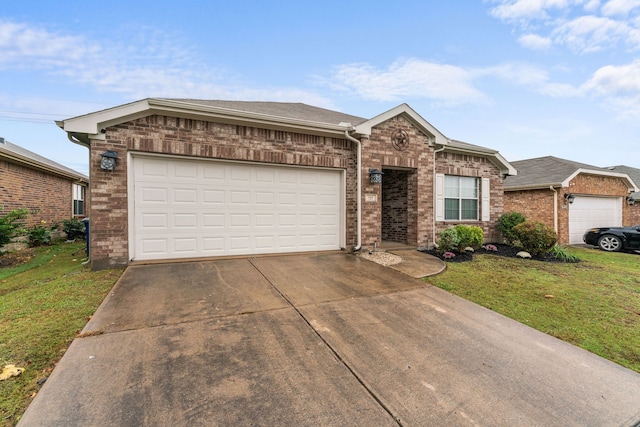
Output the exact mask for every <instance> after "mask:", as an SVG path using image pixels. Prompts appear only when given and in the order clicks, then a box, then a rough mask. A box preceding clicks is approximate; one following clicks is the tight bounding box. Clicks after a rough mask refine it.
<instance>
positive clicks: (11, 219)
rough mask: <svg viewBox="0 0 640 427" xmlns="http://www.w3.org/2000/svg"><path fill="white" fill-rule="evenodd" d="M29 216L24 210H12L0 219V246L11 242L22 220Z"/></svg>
mask: <svg viewBox="0 0 640 427" xmlns="http://www.w3.org/2000/svg"><path fill="white" fill-rule="evenodd" d="M27 215H29V211H28V210H26V209H14V210H12V211H11V212H9V213H8V214H6V215H5V216H3V217H0V246H4V245H6V244H7V243H9V242H11V239H12V238H14V237H15V236H16V235H17V234H18V232H19V230H20V228H21V227H22V220H23V219H25V218H26V217H27Z"/></svg>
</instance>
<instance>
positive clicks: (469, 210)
mask: <svg viewBox="0 0 640 427" xmlns="http://www.w3.org/2000/svg"><path fill="white" fill-rule="evenodd" d="M461 215H462V218H461V219H473V220H477V219H478V200H477V199H463V200H462V212H461Z"/></svg>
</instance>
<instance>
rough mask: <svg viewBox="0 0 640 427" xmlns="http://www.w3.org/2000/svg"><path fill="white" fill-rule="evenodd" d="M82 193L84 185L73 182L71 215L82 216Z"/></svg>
mask: <svg viewBox="0 0 640 427" xmlns="http://www.w3.org/2000/svg"><path fill="white" fill-rule="evenodd" d="M84 193H85V187H84V186H83V185H79V184H73V216H84V215H85V213H84Z"/></svg>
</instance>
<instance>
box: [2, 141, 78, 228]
mask: <svg viewBox="0 0 640 427" xmlns="http://www.w3.org/2000/svg"><path fill="white" fill-rule="evenodd" d="M88 184H89V177H87V176H85V175H83V174H81V173H78V172H76V171H74V170H73V169H70V168H68V167H66V166H63V165H61V164H58V163H56V162H54V161H51V160H49V159H47V158H44V157H42V156H39V155H38V154H35V153H32V152H31V151H29V150H26V149H24V148H22V147H19V146H17V145H15V144H12V143H11V142H9V141H7V140H5V139H4V138H0V215H6V214H7V213H8V212H10V211H12V210H14V209H20V208H26V209H28V210H29V216H28V217H27V219H26V222H25V224H26V225H27V226H32V225H35V224H40V223H41V221H46V222H47V223H48V224H49V225H52V224H55V223H59V222H61V221H62V220H64V219H69V218H72V217H79V218H84V217H85V215H86V213H87V206H86V189H87V186H88Z"/></svg>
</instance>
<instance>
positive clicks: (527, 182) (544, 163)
mask: <svg viewBox="0 0 640 427" xmlns="http://www.w3.org/2000/svg"><path fill="white" fill-rule="evenodd" d="M509 163H511V165H512V166H513V167H514V168H516V169H517V171H518V175H516V176H509V177H507V178H506V179H505V180H504V188H505V190H508V189H510V188H522V187H531V188H534V187H539V188H543V187H549V186H550V185H553V186H556V187H557V186H559V185H560V184H561V183H562V182H563V181H564V180H565V179H567V178H568V177H569V176H571V175H572V174H573V173H574V172H575V171H577V170H578V169H590V170H595V171H602V172H612V171H611V170H609V169H605V168H600V167H597V166H593V165H588V164H586V163H579V162H574V161H571V160H566V159H559V158H557V157H553V156H547V157H538V158H536V159H527V160H519V161H515V162H509Z"/></svg>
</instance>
